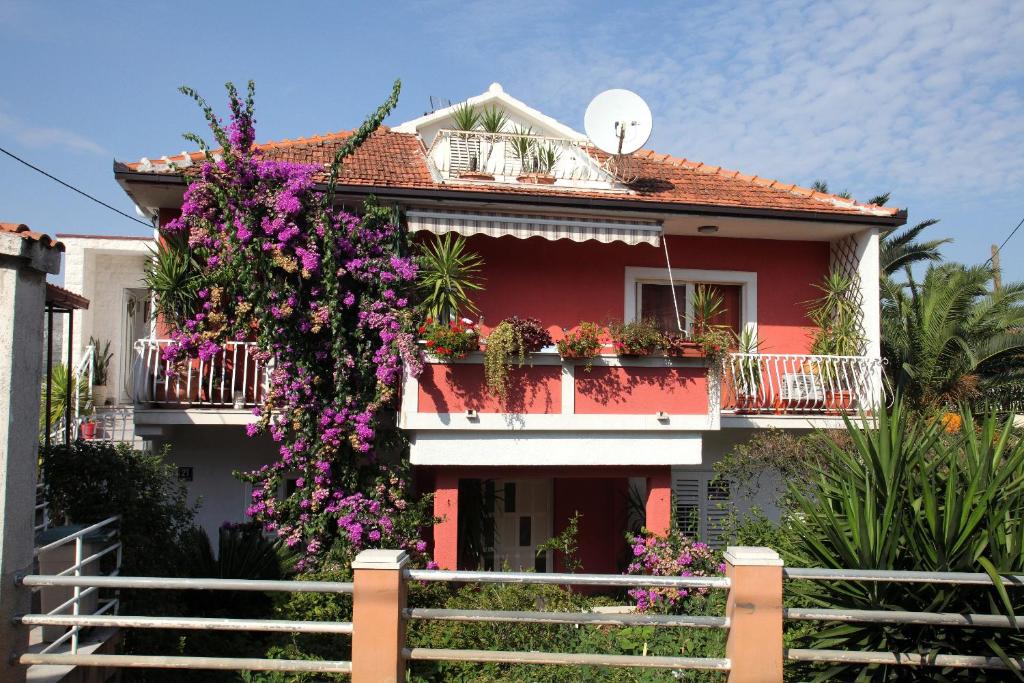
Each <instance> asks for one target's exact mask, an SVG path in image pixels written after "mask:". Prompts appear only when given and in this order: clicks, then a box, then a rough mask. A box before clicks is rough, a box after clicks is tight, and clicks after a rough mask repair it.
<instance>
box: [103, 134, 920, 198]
mask: <svg viewBox="0 0 1024 683" xmlns="http://www.w3.org/2000/svg"><path fill="white" fill-rule="evenodd" d="M351 134H352V133H351V131H340V132H336V133H327V134H324V135H315V136H311V137H308V138H297V139H293V140H280V141H276V142H267V143H262V144H260V145H258V146H259V147H260V148H261V149H262V150H263V152H264V155H265V157H266V158H268V159H278V160H283V161H294V162H301V163H307V164H316V165H319V166H321V167H323V168H324V170H325V172H324V174H323V176H322V177H325V176H326V169H327V168H328V167H329V165H330V162H331V160H332V159H333V158H334V154H335V152H336V151H337V150H338V148H339V147H340V146H341V145H342V144H343V143H344V141H345V140H346V139H347V138H348V137H349V136H350V135H351ZM214 153H216V150H215V151H214ZM186 156H188V157H189V159H188V161H186V160H185V157H184V156H182V155H180V154H179V155H177V156H174V157H168V161H169V162H171V163H166V162H164V163H153V162H149V163H145V162H136V163H129V164H124V165H123V167H126V168H127V169H128V170H132V171H137V172H148V173H167V174H184V175H188V174H190V173H193V172H195V171H196V170H198V168H199V164H198V163H196V162H199V161H201V160H202V159H203V155H202V153H199V152H193V153H190V154H187V155H186ZM602 160H603V159H602ZM184 163H188V164H189V166H187V167H184V168H180V167H179V165H181V164H184ZM630 171H631V174H632V175H635V176H636V178H637V179H636V180H635V181H634V182H633V183H631V184H630V185H629V190H630V191H629V192H617V193H616V192H608V191H602V190H592V189H578V188H566V187H558V186H554V187H551V186H549V187H544V186H538V185H515V184H504V183H502V184H497V183H495V184H485V183H460V182H458V181H457V180H456V181H452V180H449V181H448V182H442V181H440V180H437V179H435V177H434V175H433V174H432V173H431V170H430V165H429V162H428V160H427V156H426V150H425V148H424V146H423V143H422V142H421V141H420V139H419V137H417V136H416V135H414V134H410V133H398V132H395V131H392V130H390V129H388V128H386V127H382V128H381V129H380V130H378V131H377V132H375V133H374V134H373V135H371V136H370V138H369V139H367V141H366V142H365V143H364V144H363V145H362V146H361V147H360V148H359V149H358V150H357V151H356V152H355V153H354V154H353V155H352V156H350V157H349V158H348V159H347V160H346V161H345V164H344V166H343V167H342V171H341V174H340V177H339V179H338V181H339V184H341V185H350V186H360V185H366V186H384V187H393V188H416V189H441V188H445V187H448V188H458V189H459V190H460V191H465V192H477V193H480V194H481V195H486V194H494V193H501V194H517V195H522V194H529V195H536V196H538V197H545V196H552V197H554V196H561V197H586V198H601V199H611V200H615V199H621V200H623V201H631V202H659V203H667V204H679V205H702V206H721V207H736V208H745V209H760V210H769V211H790V212H793V211H796V212H799V211H806V212H814V213H819V214H822V213H824V214H847V215H858V214H859V215H868V216H877V217H894V218H899V217H900V216H899V214H900V212H899V210H898V209H896V208H890V207H878V206H873V205H868V204H858V203H856V202H853V201H851V200H847V199H843V198H841V197H837V196H835V195H829V194H824V193H820V192H814V191H813V190H810V189H808V188H803V187H799V186H797V185H792V184H783V183H779V182H778V181H776V180H772V179H770V178H760V177H757V176H749V175H745V174H743V173H740V172H739V171H734V170H728V169H723V168H721V167H720V166H710V165H706V164H703V163H701V162H696V161H690V160H687V159H685V158H681V157H673V156H671V155H669V154H660V153H657V152H655V151H653V150H649V149H642V150H639V151H637V152H636V153H635V154H633V155H632V157H631V162H630Z"/></svg>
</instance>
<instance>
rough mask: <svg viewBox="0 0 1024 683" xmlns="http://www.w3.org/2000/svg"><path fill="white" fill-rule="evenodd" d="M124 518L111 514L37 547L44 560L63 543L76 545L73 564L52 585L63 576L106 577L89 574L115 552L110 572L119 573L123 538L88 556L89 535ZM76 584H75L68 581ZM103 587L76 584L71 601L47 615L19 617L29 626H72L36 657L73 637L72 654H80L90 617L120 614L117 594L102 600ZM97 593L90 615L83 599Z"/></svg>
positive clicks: (50, 610)
mask: <svg viewBox="0 0 1024 683" xmlns="http://www.w3.org/2000/svg"><path fill="white" fill-rule="evenodd" d="M120 521H121V518H120V517H117V516H115V517H108V518H107V519H105V520H103V521H101V522H97V523H96V524H92V525H90V526H87V527H85V528H84V529H80V530H78V531H75V532H74V533H71V534H68V535H67V536H64V537H63V538H60V539H58V540H56V541H53V542H52V543H47V544H46V545H43V546H40V547H38V548H36V549H35V556H36V558H37V559H40V560H41V559H43V558H44V557H45V556H46V554H47V553H50V552H52V551H56V550H57V549H58V548H62V547H63V546H66V545H69V544H74V555H73V556H72V562H71V565H70V566H69V567H68V568H67V569H64V570H63V571H61V572H59V573H58V574H55V575H54V578H55V579H57V580H58V583H53V584H48V585H51V586H59V585H61V584H60V583H59V580H60V579H62V578H69V579H79V580H82V579H84V580H86V581H89V580H92V581H96V580H99V579H100V578H103V577H89V576H86V574H87V573H89V572H90V571H92V570H93V569H97V570H98V566H99V562H100V560H102V559H103V558H104V557H107V556H111V555H113V559H114V562H113V564H112V569H111V571H110V576H117V574H118V573H119V572H120V570H121V551H122V548H121V541H120V540H116V536H115V540H113V541H112V542H111V543H110V544H109V545H107V546H105V547H103V548H100V549H99V550H97V551H96V552H93V553H92V554H90V555H89V556H88V557H85V556H84V555H85V548H86V538H87V537H89V536H91V535H94V534H98V533H100V532H102V531H103V530H111V531H116V530H117V528H118V525H119V524H120ZM25 585H27V586H36V585H38V586H42V585H44V584H32V583H30V582H26V583H25ZM67 585H72V584H67ZM98 591H99V588H98V586H96V585H86V584H80V585H74V586H73V589H72V595H71V597H70V598H68V599H67V600H65V601H63V602H61V603H60V604H59V605H57V606H56V607H54V608H51V609H49V610H48V611H46V612H45V613H43V614H26V615H23V616H22V617H21V618H20V619H19V623H21V624H24V625H26V626H68V627H70V628H69V629H68V631H67V632H66V633H64V635H62V636H60V637H59V638H57V639H56V640H54V641H53V642H51V643H49V644H48V645H46V646H45V647H44V648H43V649H42V650H41V651H40V652H39V653H38V654H37V655H32V656H40V655H42V656H46V655H48V654H49V653H52V652H53V651H54V650H56V649H57V648H59V647H60V646H61V645H63V644H64V643H66V642H68V641H69V640H70V646H71V647H70V653H71V654H72V655H75V654H78V643H79V636H80V634H81V631H82V628H83V626H88V625H89V622H88V620H89V619H90V618H98V617H101V616H102V615H104V614H106V613H108V612H112V613H116V612H117V608H118V604H119V603H118V599H117V597H111V598H105V599H98ZM93 594H97V599H96V605H97V607H96V609H95V610H93V611H92V612H91V613H90V614H88V615H86V614H83V613H82V607H83V599H84V598H88V597H91V596H92V595H93ZM69 609H70V610H71V614H63V613H64V612H65V611H66V610H69Z"/></svg>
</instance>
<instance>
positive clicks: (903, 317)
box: [882, 263, 1024, 407]
mask: <svg viewBox="0 0 1024 683" xmlns="http://www.w3.org/2000/svg"><path fill="white" fill-rule="evenodd" d="M904 272H905V274H906V283H905V284H902V285H897V284H894V282H893V280H892V279H891V278H890V279H889V280H888V282H887V283H886V282H884V281H883V287H884V288H885V291H884V292H883V297H882V330H883V335H882V337H883V338H882V354H883V356H884V357H885V358H886V359H887V360H888V363H889V374H890V377H891V379H892V380H893V382H894V384H895V386H896V388H897V389H898V390H901V391H902V392H903V394H904V395H905V396H906V397H907V398H908V400H909V401H911V402H912V403H914V404H916V405H917V406H921V407H928V406H931V407H942V406H948V405H950V404H953V403H956V402H958V401H965V400H972V401H973V400H978V399H990V400H996V401H998V400H999V397H1000V396H1002V395H1004V394H1007V393H1011V392H1013V391H1014V390H1016V389H1017V388H1019V387H1020V386H1021V383H1022V382H1024V362H1022V360H1024V283H1009V284H1007V285H1005V286H1004V287H1003V288H1002V289H1000V290H996V291H993V290H992V288H991V286H990V284H991V281H992V277H993V270H992V268H991V266H989V265H987V264H986V265H980V266H969V267H968V266H963V265H960V264H957V263H946V264H941V265H932V266H929V268H928V270H927V271H926V272H925V275H924V278H923V279H922V280H921V281H920V282H918V281H917V280H916V279H915V278H914V275H913V273H912V272H911V271H910V268H908V267H904Z"/></svg>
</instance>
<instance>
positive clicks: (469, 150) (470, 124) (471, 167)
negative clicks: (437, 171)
mask: <svg viewBox="0 0 1024 683" xmlns="http://www.w3.org/2000/svg"><path fill="white" fill-rule="evenodd" d="M452 125H454V126H455V129H456V130H458V131H465V132H469V131H474V130H476V129H477V126H479V125H480V112H479V111H477V108H476V107H474V106H473V105H471V104H470V103H469V102H463V103H462V104H460V105H459V106H457V107H456V108H455V110H454V111H453V112H452ZM451 145H452V151H453V152H459V153H461V154H464V155H465V157H466V163H467V166H468V167H467V168H461V169H456V172H457V174H458V177H459V178H464V179H466V180H494V176H493V175H492V174H490V173H487V172H486V171H485V170H484V165H483V159H482V157H481V153H480V152H481V150H480V138H479V137H478V136H475V135H456V136H453V137H452V139H451Z"/></svg>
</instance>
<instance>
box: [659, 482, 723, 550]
mask: <svg viewBox="0 0 1024 683" xmlns="http://www.w3.org/2000/svg"><path fill="white" fill-rule="evenodd" d="M672 489H673V493H674V494H675V507H676V525H677V526H678V527H679V532H680V533H682V534H683V535H684V536H689V537H690V538H692V539H695V540H698V541H703V542H704V543H707V544H708V545H710V546H712V547H714V548H720V547H721V546H722V545H723V543H724V542H725V540H726V539H725V538H723V535H722V524H723V522H724V521H725V520H726V518H728V516H729V514H730V512H731V511H732V506H731V505H730V504H729V503H730V502H731V501H732V486H731V485H730V482H729V481H726V480H721V479H716V477H715V475H714V474H713V473H705V472H700V473H697V472H695V473H693V474H692V475H690V476H677V477H675V478H674V480H673V482H672Z"/></svg>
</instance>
